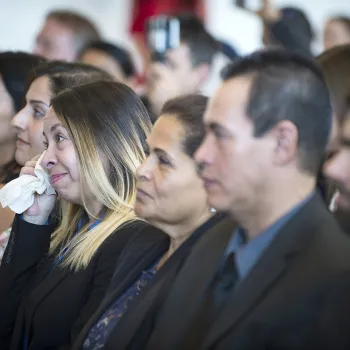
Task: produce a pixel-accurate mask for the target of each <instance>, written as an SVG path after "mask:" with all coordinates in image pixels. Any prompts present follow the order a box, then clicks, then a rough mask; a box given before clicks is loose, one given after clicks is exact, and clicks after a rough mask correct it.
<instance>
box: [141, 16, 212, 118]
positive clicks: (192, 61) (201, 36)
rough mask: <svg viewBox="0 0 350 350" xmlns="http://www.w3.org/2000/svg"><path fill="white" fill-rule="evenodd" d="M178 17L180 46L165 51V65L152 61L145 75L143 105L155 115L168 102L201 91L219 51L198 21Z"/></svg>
mask: <svg viewBox="0 0 350 350" xmlns="http://www.w3.org/2000/svg"><path fill="white" fill-rule="evenodd" d="M178 18H179V21H180V42H181V45H180V46H179V47H177V48H174V49H170V50H169V51H168V52H167V54H166V62H165V64H164V63H160V62H152V64H151V65H150V66H149V68H148V71H147V72H146V74H147V79H146V96H145V97H146V105H148V107H149V109H150V111H151V112H152V113H153V114H154V115H156V116H158V115H159V113H160V110H161V108H162V107H163V105H164V103H165V102H166V101H167V100H169V99H171V98H174V97H177V96H180V95H183V94H193V93H197V92H199V91H200V90H201V88H202V87H203V86H204V84H205V83H206V82H207V80H208V79H209V77H210V71H211V67H212V63H213V58H214V55H215V54H216V53H217V52H218V44H217V43H216V41H215V40H214V39H213V38H212V37H211V35H210V34H209V33H208V32H207V31H206V29H205V28H204V25H203V23H202V22H201V21H200V20H199V19H198V18H196V17H194V16H192V15H181V16H178Z"/></svg>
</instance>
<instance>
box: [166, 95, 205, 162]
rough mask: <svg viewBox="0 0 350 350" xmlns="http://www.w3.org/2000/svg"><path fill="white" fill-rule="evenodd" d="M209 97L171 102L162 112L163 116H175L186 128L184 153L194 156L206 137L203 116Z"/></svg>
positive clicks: (178, 98)
mask: <svg viewBox="0 0 350 350" xmlns="http://www.w3.org/2000/svg"><path fill="white" fill-rule="evenodd" d="M207 103H208V97H206V96H203V95H186V96H180V97H177V98H174V99H172V100H169V101H168V102H166V103H165V105H164V106H163V109H162V110H161V112H160V115H161V116H164V115H171V116H175V117H176V118H177V119H178V120H179V121H180V122H181V123H182V124H183V126H184V129H185V132H186V135H185V138H184V140H183V146H184V151H185V153H186V154H188V155H189V156H190V157H192V156H193V154H194V152H195V151H196V150H197V148H198V147H199V145H200V144H201V142H202V140H203V138H204V135H205V130H204V124H203V115H204V112H205V109H206V107H207Z"/></svg>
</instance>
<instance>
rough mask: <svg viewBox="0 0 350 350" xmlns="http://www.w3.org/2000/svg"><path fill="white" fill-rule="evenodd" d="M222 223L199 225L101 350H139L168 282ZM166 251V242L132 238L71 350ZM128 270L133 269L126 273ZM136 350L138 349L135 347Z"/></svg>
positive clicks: (218, 218)
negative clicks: (198, 243)
mask: <svg viewBox="0 0 350 350" xmlns="http://www.w3.org/2000/svg"><path fill="white" fill-rule="evenodd" d="M223 220H224V215H221V214H217V215H215V216H214V217H212V218H211V219H210V220H208V221H207V222H206V223H204V224H203V225H201V226H200V227H199V228H198V229H197V230H196V231H195V232H194V233H193V234H192V235H191V236H190V237H189V238H188V239H187V240H186V241H185V242H184V243H183V244H182V245H181V246H180V247H179V248H178V249H177V250H176V251H175V252H174V254H173V255H172V256H171V257H170V258H169V259H168V260H167V261H166V262H165V264H164V265H163V266H162V267H161V269H160V270H159V271H158V272H157V273H156V275H155V276H154V277H153V278H152V280H151V281H149V282H148V284H147V286H146V287H145V288H144V290H143V291H142V293H141V294H140V295H139V296H138V297H137V298H136V299H135V300H133V302H132V304H131V305H129V306H128V309H127V310H126V311H125V314H124V315H123V317H122V318H121V319H120V320H119V322H118V324H117V326H116V328H115V329H114V330H113V331H112V332H111V334H110V336H109V338H108V340H107V343H106V344H105V347H104V349H105V350H109V349H118V350H121V349H127V348H128V349H129V346H131V348H132V347H133V346H134V344H133V343H134V342H135V341H136V343H137V344H140V349H143V347H142V344H143V339H144V338H147V337H148V332H149V331H150V330H151V325H152V323H153V322H154V318H155V317H156V313H157V309H158V304H159V303H160V301H161V300H162V298H163V295H165V294H166V293H167V290H168V287H170V286H171V280H172V279H173V278H174V276H175V275H176V273H177V271H178V269H179V268H180V267H181V265H182V264H183V263H184V261H186V258H187V256H188V255H189V254H190V252H191V250H192V248H193V247H194V246H195V244H196V243H197V242H198V241H199V240H200V239H201V238H202V237H203V235H205V234H206V233H207V232H208V231H210V230H211V229H214V227H216V226H218V225H219V223H221V222H222V221H223ZM168 249H169V240H168V239H164V240H163V241H161V240H159V239H158V240H153V241H152V240H149V239H148V240H146V239H145V237H144V235H142V232H141V233H140V234H139V235H137V236H135V238H134V239H133V241H132V242H130V244H129V245H128V248H127V249H125V251H124V254H123V256H122V257H121V259H120V264H118V268H117V270H116V273H115V275H114V277H113V280H112V282H111V287H110V288H109V290H108V292H107V293H106V297H105V298H104V300H103V302H102V303H101V306H100V307H99V309H98V310H97V311H96V313H95V314H94V315H93V316H92V318H91V319H90V321H89V322H88V323H87V324H86V326H85V327H84V329H83V331H82V332H81V334H80V335H79V336H78V338H77V341H76V343H75V344H74V347H73V349H74V350H78V349H81V348H82V344H83V342H84V340H85V339H86V337H87V335H88V333H89V331H90V330H91V328H92V327H93V326H94V325H95V324H96V322H98V320H99V319H100V318H101V316H102V315H103V314H104V313H105V312H106V310H108V308H109V307H110V306H111V305H112V304H113V302H115V300H117V299H118V298H119V297H120V296H121V295H122V294H123V293H124V292H125V291H126V290H127V289H128V288H129V287H130V286H131V285H132V284H133V283H134V282H135V281H136V280H137V279H138V278H139V276H140V274H141V273H142V271H144V270H145V269H147V268H149V267H150V266H151V264H152V263H154V261H155V260H156V259H159V258H160V257H161V256H162V255H163V254H164V253H165V252H166V251H167V250H168ZM130 267H133V268H131V269H130ZM136 348H138V345H136Z"/></svg>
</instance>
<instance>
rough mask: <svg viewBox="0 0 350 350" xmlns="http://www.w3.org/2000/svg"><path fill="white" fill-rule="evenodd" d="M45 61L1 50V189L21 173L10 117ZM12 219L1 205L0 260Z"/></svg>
mask: <svg viewBox="0 0 350 350" xmlns="http://www.w3.org/2000/svg"><path fill="white" fill-rule="evenodd" d="M42 61H43V58H41V57H39V56H36V55H32V54H28V53H25V52H1V53H0V189H1V188H2V187H3V186H4V185H6V183H8V182H9V181H11V180H13V179H14V178H16V177H17V176H18V175H19V171H20V167H19V165H18V164H17V162H16V160H15V151H16V141H17V135H16V130H15V128H14V127H13V126H11V120H12V118H13V117H14V115H15V114H16V113H17V112H18V111H19V110H20V109H21V108H22V107H23V102H24V95H25V84H26V80H27V77H28V75H29V73H30V72H31V70H32V69H33V68H34V67H35V66H37V65H38V64H39V63H40V62H42ZM13 218H14V213H13V212H12V211H11V210H10V209H8V208H0V263H1V259H2V256H3V253H4V249H5V247H6V242H7V240H8V236H9V231H8V230H7V229H8V228H9V227H10V226H11V223H12V221H13Z"/></svg>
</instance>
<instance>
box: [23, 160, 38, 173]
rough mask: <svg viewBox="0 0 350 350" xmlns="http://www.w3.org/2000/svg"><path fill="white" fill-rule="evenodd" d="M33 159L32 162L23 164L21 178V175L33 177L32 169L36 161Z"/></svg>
mask: <svg viewBox="0 0 350 350" xmlns="http://www.w3.org/2000/svg"><path fill="white" fill-rule="evenodd" d="M35 158H36V157H35ZM35 158H33V159H32V160H30V161H28V162H27V163H25V164H24V167H23V168H22V169H21V172H20V176H22V175H33V176H35V174H34V168H35V165H36V162H37V160H34V159H35Z"/></svg>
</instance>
